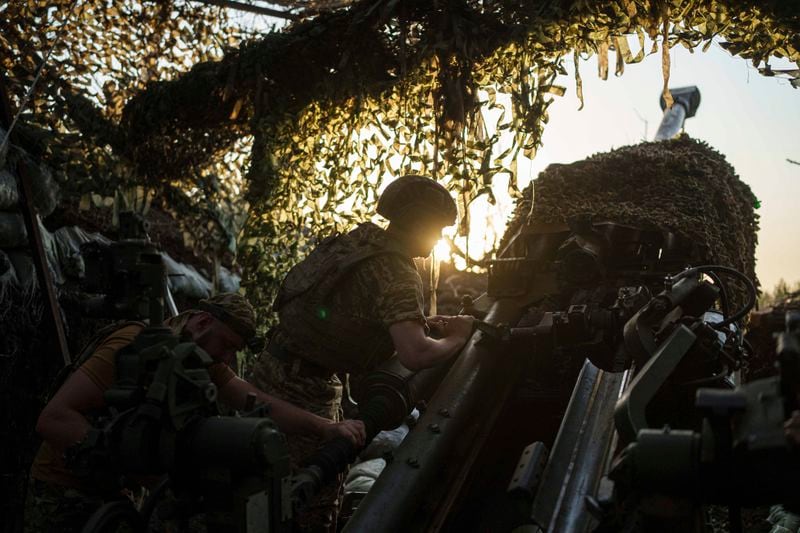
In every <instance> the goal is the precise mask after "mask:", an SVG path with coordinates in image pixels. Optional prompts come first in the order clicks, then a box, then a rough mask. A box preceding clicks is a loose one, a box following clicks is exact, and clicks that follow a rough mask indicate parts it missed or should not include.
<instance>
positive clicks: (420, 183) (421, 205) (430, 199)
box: [377, 175, 458, 226]
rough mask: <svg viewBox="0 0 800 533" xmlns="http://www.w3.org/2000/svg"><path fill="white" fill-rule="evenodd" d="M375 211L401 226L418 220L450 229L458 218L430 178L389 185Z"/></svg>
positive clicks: (444, 192)
mask: <svg viewBox="0 0 800 533" xmlns="http://www.w3.org/2000/svg"><path fill="white" fill-rule="evenodd" d="M377 211H378V214H379V215H383V216H384V217H386V218H387V219H388V220H389V221H390V222H393V223H396V224H399V225H401V226H405V225H409V224H411V223H414V222H420V221H424V222H432V223H437V224H439V223H440V224H441V225H442V226H452V225H453V224H455V222H456V216H457V215H458V209H457V208H456V203H455V202H454V201H453V198H452V197H451V196H450V193H449V192H448V191H447V189H445V188H444V187H443V186H442V185H440V184H439V183H437V182H436V181H434V180H433V179H431V178H427V177H425V176H416V175H407V176H403V177H401V178H397V179H396V180H395V181H393V182H392V183H390V184H389V186H388V187H386V189H385V190H384V191H383V194H381V196H380V198H379V199H378V209H377Z"/></svg>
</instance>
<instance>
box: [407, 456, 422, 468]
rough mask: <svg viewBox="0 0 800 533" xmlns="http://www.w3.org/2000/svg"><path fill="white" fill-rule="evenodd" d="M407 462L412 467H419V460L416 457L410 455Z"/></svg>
mask: <svg viewBox="0 0 800 533" xmlns="http://www.w3.org/2000/svg"><path fill="white" fill-rule="evenodd" d="M406 464H407V465H408V466H410V467H411V468H419V461H417V459H416V457H409V458H408V459H406Z"/></svg>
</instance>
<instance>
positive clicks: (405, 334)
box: [389, 315, 475, 370]
mask: <svg viewBox="0 0 800 533" xmlns="http://www.w3.org/2000/svg"><path fill="white" fill-rule="evenodd" d="M447 318H448V320H447V323H446V324H442V325H440V324H437V325H436V327H437V329H438V331H439V332H440V333H441V334H442V335H443V337H442V338H441V339H432V338H430V337H428V336H426V334H425V327H424V326H423V325H422V324H421V323H420V322H419V321H416V320H404V321H402V322H397V323H395V324H392V325H391V326H389V334H390V335H391V336H392V341H393V342H394V348H395V350H397V358H398V359H399V360H400V362H401V363H402V364H403V366H405V367H406V368H408V369H409V370H422V369H423V368H429V367H432V366H435V365H437V364H438V363H441V362H443V361H446V360H447V359H450V358H451V357H453V356H454V355H456V354H457V353H458V351H459V350H461V348H462V347H463V346H464V344H466V342H467V340H468V339H469V337H470V335H472V323H473V321H474V320H475V319H474V318H473V317H471V316H465V315H459V316H454V317H447Z"/></svg>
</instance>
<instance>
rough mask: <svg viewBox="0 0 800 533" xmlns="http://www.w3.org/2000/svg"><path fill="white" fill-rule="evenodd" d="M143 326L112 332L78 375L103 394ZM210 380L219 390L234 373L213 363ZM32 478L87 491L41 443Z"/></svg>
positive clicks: (221, 365) (79, 369) (47, 445)
mask: <svg viewBox="0 0 800 533" xmlns="http://www.w3.org/2000/svg"><path fill="white" fill-rule="evenodd" d="M142 329H143V326H141V325H137V324H132V325H130V326H125V327H123V328H120V329H118V330H117V331H115V332H113V333H112V334H111V335H109V336H108V337H106V338H105V340H103V342H102V343H100V345H99V346H98V347H97V349H96V350H95V351H94V353H93V354H92V356H91V357H89V359H87V360H86V362H85V363H83V364H82V365H81V366H80V368H78V370H77V371H78V372H83V373H84V374H86V375H87V376H88V377H89V379H91V380H92V382H93V383H94V384H95V385H97V386H98V387H99V388H100V389H101V390H102V391H103V392H105V391H106V390H108V389H109V388H110V387H111V385H112V384H113V383H114V374H115V362H116V354H117V352H118V351H119V350H121V349H122V348H124V347H125V346H127V345H128V344H130V343H131V342H133V339H134V338H136V336H137V335H138V334H139V333H140V332H141V331H142ZM208 374H209V376H210V377H211V381H212V382H213V383H214V384H215V385H216V386H217V387H218V388H221V387H222V386H224V385H225V384H226V383H228V382H229V381H230V380H231V379H233V378H234V377H235V376H236V374H235V373H234V372H233V370H231V369H230V367H228V365H226V364H224V363H213V364H212V365H211V366H209V367H208ZM31 477H32V478H34V479H38V480H40V481H45V482H50V483H56V484H58V485H63V486H67V487H72V488H78V489H89V488H90V487H86V485H85V481H84V480H83V479H81V478H79V477H77V476H75V474H73V473H72V471H71V470H70V469H69V468H67V467H66V465H65V464H64V456H63V454H61V453H58V452H56V450H55V449H54V448H53V447H52V446H50V444H49V443H47V442H43V443H42V445H41V447H39V451H38V452H37V454H36V457H35V458H34V460H33V464H32V465H31Z"/></svg>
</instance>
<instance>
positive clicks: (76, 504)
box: [24, 479, 104, 533]
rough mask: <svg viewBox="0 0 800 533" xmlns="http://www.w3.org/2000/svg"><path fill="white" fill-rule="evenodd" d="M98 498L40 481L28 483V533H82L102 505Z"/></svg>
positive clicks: (26, 523)
mask: <svg viewBox="0 0 800 533" xmlns="http://www.w3.org/2000/svg"><path fill="white" fill-rule="evenodd" d="M103 503H104V502H103V500H102V499H101V498H99V497H97V496H92V495H88V494H86V493H85V492H83V491H80V490H78V489H73V488H69V487H63V486H61V485H56V484H54V483H47V482H45V481H39V480H37V479H31V480H30V481H29V482H28V495H27V497H26V498H25V529H24V531H25V533H50V532H59V533H70V532H75V533H79V532H80V531H81V529H83V526H84V524H86V521H87V520H89V517H91V516H92V514H93V513H94V512H95V511H96V510H97V509H98V508H99V507H100V506H101V505H102V504H103Z"/></svg>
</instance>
